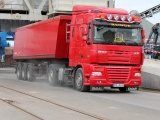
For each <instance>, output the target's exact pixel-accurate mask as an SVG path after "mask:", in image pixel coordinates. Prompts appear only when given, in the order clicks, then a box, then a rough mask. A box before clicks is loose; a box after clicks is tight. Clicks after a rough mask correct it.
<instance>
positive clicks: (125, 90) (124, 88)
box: [119, 87, 129, 92]
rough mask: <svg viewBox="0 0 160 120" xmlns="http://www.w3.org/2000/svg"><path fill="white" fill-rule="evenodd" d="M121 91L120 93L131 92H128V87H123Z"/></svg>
mask: <svg viewBox="0 0 160 120" xmlns="http://www.w3.org/2000/svg"><path fill="white" fill-rule="evenodd" d="M119 91H120V92H129V91H128V90H127V87H121V88H119Z"/></svg>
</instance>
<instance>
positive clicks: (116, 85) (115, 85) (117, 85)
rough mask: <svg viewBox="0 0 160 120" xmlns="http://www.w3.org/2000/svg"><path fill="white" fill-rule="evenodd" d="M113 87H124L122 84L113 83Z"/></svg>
mask: <svg viewBox="0 0 160 120" xmlns="http://www.w3.org/2000/svg"><path fill="white" fill-rule="evenodd" d="M113 87H124V84H113Z"/></svg>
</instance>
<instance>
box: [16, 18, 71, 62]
mask: <svg viewBox="0 0 160 120" xmlns="http://www.w3.org/2000/svg"><path fill="white" fill-rule="evenodd" d="M70 22H71V16H57V17H54V18H51V19H48V20H45V21H41V22H37V23H35V24H32V25H28V26H24V27H21V28H18V29H17V31H16V37H15V43H16V44H15V46H14V48H15V49H14V59H42V58H44V59H47V58H68V50H69V48H68V47H69V43H68V42H66V29H65V28H66V24H69V23H70Z"/></svg>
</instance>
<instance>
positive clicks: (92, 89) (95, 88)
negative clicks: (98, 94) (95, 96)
mask: <svg viewBox="0 0 160 120" xmlns="http://www.w3.org/2000/svg"><path fill="white" fill-rule="evenodd" d="M90 90H91V91H103V90H104V87H91V88H90Z"/></svg>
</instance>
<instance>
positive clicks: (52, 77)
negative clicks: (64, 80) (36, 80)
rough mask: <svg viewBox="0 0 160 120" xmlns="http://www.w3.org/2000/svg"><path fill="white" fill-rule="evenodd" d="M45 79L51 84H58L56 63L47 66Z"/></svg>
mask: <svg viewBox="0 0 160 120" xmlns="http://www.w3.org/2000/svg"><path fill="white" fill-rule="evenodd" d="M47 80H48V83H49V84H50V85H51V86H55V85H57V84H58V78H57V66H56V65H50V66H49V68H48V73H47Z"/></svg>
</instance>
